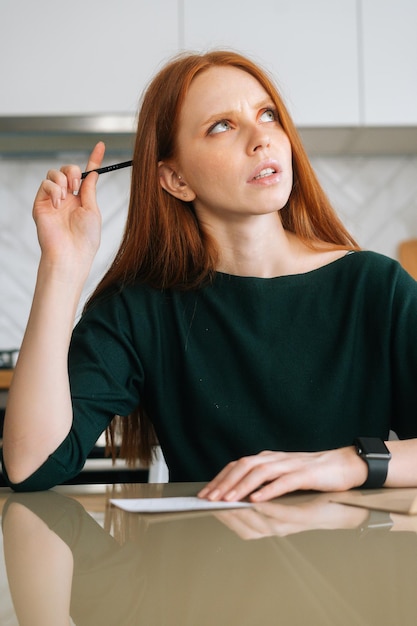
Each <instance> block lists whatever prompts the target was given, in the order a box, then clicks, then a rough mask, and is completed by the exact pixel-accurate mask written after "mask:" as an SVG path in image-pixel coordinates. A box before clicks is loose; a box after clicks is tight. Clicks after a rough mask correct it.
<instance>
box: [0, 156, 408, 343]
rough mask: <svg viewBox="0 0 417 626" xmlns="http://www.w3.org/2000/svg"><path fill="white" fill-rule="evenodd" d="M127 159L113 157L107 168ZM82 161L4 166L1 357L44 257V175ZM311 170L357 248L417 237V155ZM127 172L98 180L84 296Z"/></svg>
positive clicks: (329, 161) (120, 207)
mask: <svg viewBox="0 0 417 626" xmlns="http://www.w3.org/2000/svg"><path fill="white" fill-rule="evenodd" d="M128 158H130V156H129V154H119V153H118V154H116V155H108V161H107V162H108V163H113V162H115V161H118V160H120V161H123V160H126V159H128ZM69 161H71V162H79V163H84V162H85V155H84V154H75V155H74V154H71V155H64V154H63V155H59V156H55V157H53V158H49V159H47V158H42V159H33V160H31V159H13V158H4V159H0V253H1V266H0V349H13V348H18V347H19V345H20V343H21V340H22V337H23V332H24V328H25V324H26V320H27V316H28V314H29V309H30V304H31V298H32V292H33V286H34V283H35V279H36V267H37V262H38V259H39V249H38V243H37V238H36V230H35V226H34V223H33V221H32V216H31V207H32V203H33V199H34V196H35V194H36V191H37V189H38V186H39V183H40V181H41V180H42V178H44V176H45V174H46V172H47V170H48V169H49V168H51V167H57V166H59V165H60V164H61V163H63V162H64V163H65V162H69ZM312 162H313V166H314V167H315V170H316V172H317V175H318V177H319V179H320V181H321V183H322V185H323V187H324V189H325V190H326V192H327V194H328V195H329V197H330V199H331V201H332V202H333V205H334V207H335V208H336V210H337V212H338V213H339V215H340V217H341V219H342V220H343V221H344V223H345V224H346V226H347V227H348V229H349V230H350V231H351V232H352V234H353V235H354V236H355V237H356V239H357V240H358V242H359V244H360V245H361V246H362V247H363V248H366V249H371V250H375V251H377V252H380V253H382V254H386V255H388V256H391V257H393V258H397V251H398V244H399V243H400V242H401V241H403V240H404V239H408V238H411V237H417V155H416V156H408V155H407V156H395V157H388V156H387V157H383V156H378V157H356V156H355V157H353V156H352V157H317V156H316V157H313V158H312ZM129 184H130V171H129V170H120V171H117V172H112V173H109V174H106V175H105V176H101V177H100V181H99V191H98V197H99V205H100V208H101V211H102V214H103V235H102V244H101V248H100V251H99V253H98V255H97V258H96V261H95V264H94V266H93V270H92V272H91V275H90V279H89V281H88V284H87V286H86V289H85V292H84V296H83V298H85V297H86V296H87V294H88V293H89V292H90V291H91V289H92V288H93V287H94V285H95V283H96V282H97V280H98V279H99V277H100V276H101V274H102V273H103V272H104V271H105V269H106V267H107V265H108V264H109V262H110V260H111V258H112V256H113V255H114V253H115V251H116V249H117V247H118V243H119V241H120V238H121V235H122V231H123V225H124V220H125V216H126V210H127V203H128V195H129Z"/></svg>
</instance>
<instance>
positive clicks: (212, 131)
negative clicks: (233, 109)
mask: <svg viewBox="0 0 417 626" xmlns="http://www.w3.org/2000/svg"><path fill="white" fill-rule="evenodd" d="M230 129H231V125H230V123H229V122H228V121H227V120H220V122H216V123H215V124H213V126H210V128H209V131H208V134H209V135H216V134H217V133H224V132H225V131H226V130H230Z"/></svg>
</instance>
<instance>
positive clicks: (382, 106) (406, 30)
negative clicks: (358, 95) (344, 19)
mask: <svg viewBox="0 0 417 626" xmlns="http://www.w3.org/2000/svg"><path fill="white" fill-rule="evenodd" d="M362 24H363V84H364V95H363V107H364V122H365V124H367V125H376V126H378V125H379V126H383V125H391V126H395V125H399V126H412V125H414V126H415V125H416V124H417V2H416V0H362Z"/></svg>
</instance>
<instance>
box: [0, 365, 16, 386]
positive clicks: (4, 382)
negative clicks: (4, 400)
mask: <svg viewBox="0 0 417 626" xmlns="http://www.w3.org/2000/svg"><path fill="white" fill-rule="evenodd" d="M12 377H13V370H1V369H0V389H8V388H9V387H10V383H11V382H12Z"/></svg>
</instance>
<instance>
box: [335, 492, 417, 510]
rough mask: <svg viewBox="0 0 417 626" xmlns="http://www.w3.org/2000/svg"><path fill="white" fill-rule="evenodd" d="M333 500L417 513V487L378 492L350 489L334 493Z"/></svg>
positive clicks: (365, 506)
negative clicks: (341, 492)
mask: <svg viewBox="0 0 417 626" xmlns="http://www.w3.org/2000/svg"><path fill="white" fill-rule="evenodd" d="M332 501H333V502H339V503H340V504H350V505H352V506H361V507H364V508H365V509H376V510H378V511H389V512H391V513H406V514H407V515H416V514H417V489H384V490H383V491H379V492H378V493H365V494H364V493H363V492H355V491H349V492H346V493H343V494H340V495H339V494H338V495H332Z"/></svg>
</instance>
